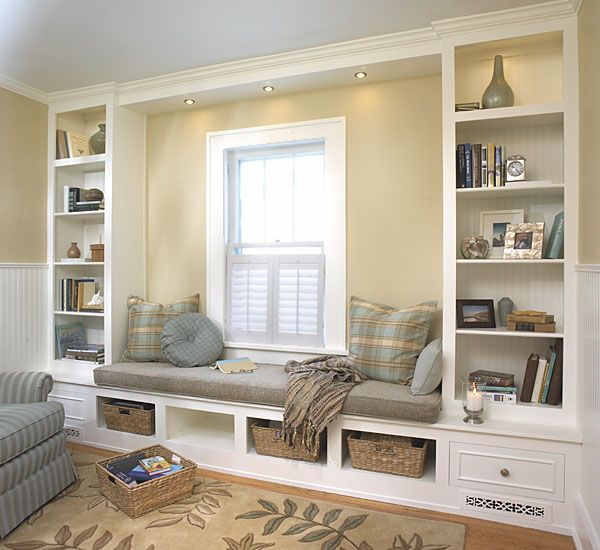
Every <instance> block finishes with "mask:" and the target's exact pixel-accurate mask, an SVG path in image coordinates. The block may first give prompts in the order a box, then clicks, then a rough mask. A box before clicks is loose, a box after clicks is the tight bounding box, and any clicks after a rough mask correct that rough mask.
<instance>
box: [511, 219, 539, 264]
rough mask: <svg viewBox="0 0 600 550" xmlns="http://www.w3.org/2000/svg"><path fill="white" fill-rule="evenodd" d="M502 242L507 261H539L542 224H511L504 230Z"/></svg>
mask: <svg viewBox="0 0 600 550" xmlns="http://www.w3.org/2000/svg"><path fill="white" fill-rule="evenodd" d="M504 241H505V242H504V258H506V259H507V260H541V258H542V246H543V244H544V222H535V223H515V224H512V223H511V224H510V225H509V226H508V227H507V228H506V236H505V238H504Z"/></svg>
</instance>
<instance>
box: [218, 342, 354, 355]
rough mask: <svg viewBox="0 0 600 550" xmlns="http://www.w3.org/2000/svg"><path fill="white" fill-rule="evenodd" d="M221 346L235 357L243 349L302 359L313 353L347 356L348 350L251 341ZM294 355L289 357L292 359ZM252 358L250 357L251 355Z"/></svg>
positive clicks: (225, 343) (226, 343) (228, 343)
mask: <svg viewBox="0 0 600 550" xmlns="http://www.w3.org/2000/svg"><path fill="white" fill-rule="evenodd" d="M223 347H224V348H225V350H232V353H231V355H233V356H235V357H240V356H241V355H240V352H243V351H244V350H248V351H254V352H263V353H258V354H257V355H267V354H268V355H271V354H272V355H273V356H275V355H280V354H281V353H289V354H292V355H293V356H300V357H301V358H303V359H306V357H302V356H309V355H310V356H314V355H340V356H343V357H345V356H347V355H348V350H334V349H327V348H302V347H297V346H277V345H272V344H252V343H243V342H224V343H223ZM293 358H294V357H290V359H293ZM251 359H252V357H251Z"/></svg>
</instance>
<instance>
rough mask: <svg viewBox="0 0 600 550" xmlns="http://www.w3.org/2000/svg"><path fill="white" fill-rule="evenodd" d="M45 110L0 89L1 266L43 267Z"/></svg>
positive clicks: (35, 102) (45, 165) (44, 253)
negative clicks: (37, 265) (17, 264)
mask: <svg viewBox="0 0 600 550" xmlns="http://www.w3.org/2000/svg"><path fill="white" fill-rule="evenodd" d="M47 128H48V107H47V106H46V105H44V104H43V103H39V102H37V101H34V100H32V99H28V98H26V97H23V96H21V95H18V94H15V93H13V92H9V91H8V90H5V89H3V88H0V263H38V262H43V263H45V262H46V197H47V194H46V172H47V158H48V157H47V131H48V130H47Z"/></svg>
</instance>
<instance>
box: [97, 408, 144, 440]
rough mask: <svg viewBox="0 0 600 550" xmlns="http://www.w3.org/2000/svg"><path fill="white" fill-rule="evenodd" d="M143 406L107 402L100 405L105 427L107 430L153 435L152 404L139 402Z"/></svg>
mask: <svg viewBox="0 0 600 550" xmlns="http://www.w3.org/2000/svg"><path fill="white" fill-rule="evenodd" d="M117 403H118V402H117ZM141 405H143V407H144V408H142V409H139V408H137V407H132V406H129V407H128V406H127V404H126V403H124V404H122V405H115V404H113V402H107V403H104V404H103V405H102V409H103V411H104V419H105V420H106V427H107V428H108V429H109V430H116V431H118V432H128V433H132V434H139V435H154V431H155V428H154V405H150V404H147V403H141Z"/></svg>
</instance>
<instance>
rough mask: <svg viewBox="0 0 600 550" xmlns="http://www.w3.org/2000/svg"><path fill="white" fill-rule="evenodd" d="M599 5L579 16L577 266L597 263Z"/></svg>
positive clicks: (594, 2)
mask: <svg viewBox="0 0 600 550" xmlns="http://www.w3.org/2000/svg"><path fill="white" fill-rule="evenodd" d="M598 23H600V1H599V0H584V2H583V4H582V7H581V13H580V14H579V86H580V88H579V90H580V91H579V113H580V116H579V129H580V130H579V131H580V134H579V162H580V170H579V174H580V180H579V185H580V188H579V193H580V194H579V235H580V243H579V262H580V263H585V264H592V263H600V239H598V236H599V235H600V215H599V212H600V164H599V163H598V156H599V155H600V130H599V128H600V103H599V102H600V70H599V69H598V67H599V65H598V63H599V60H600V34H599V33H598Z"/></svg>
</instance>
